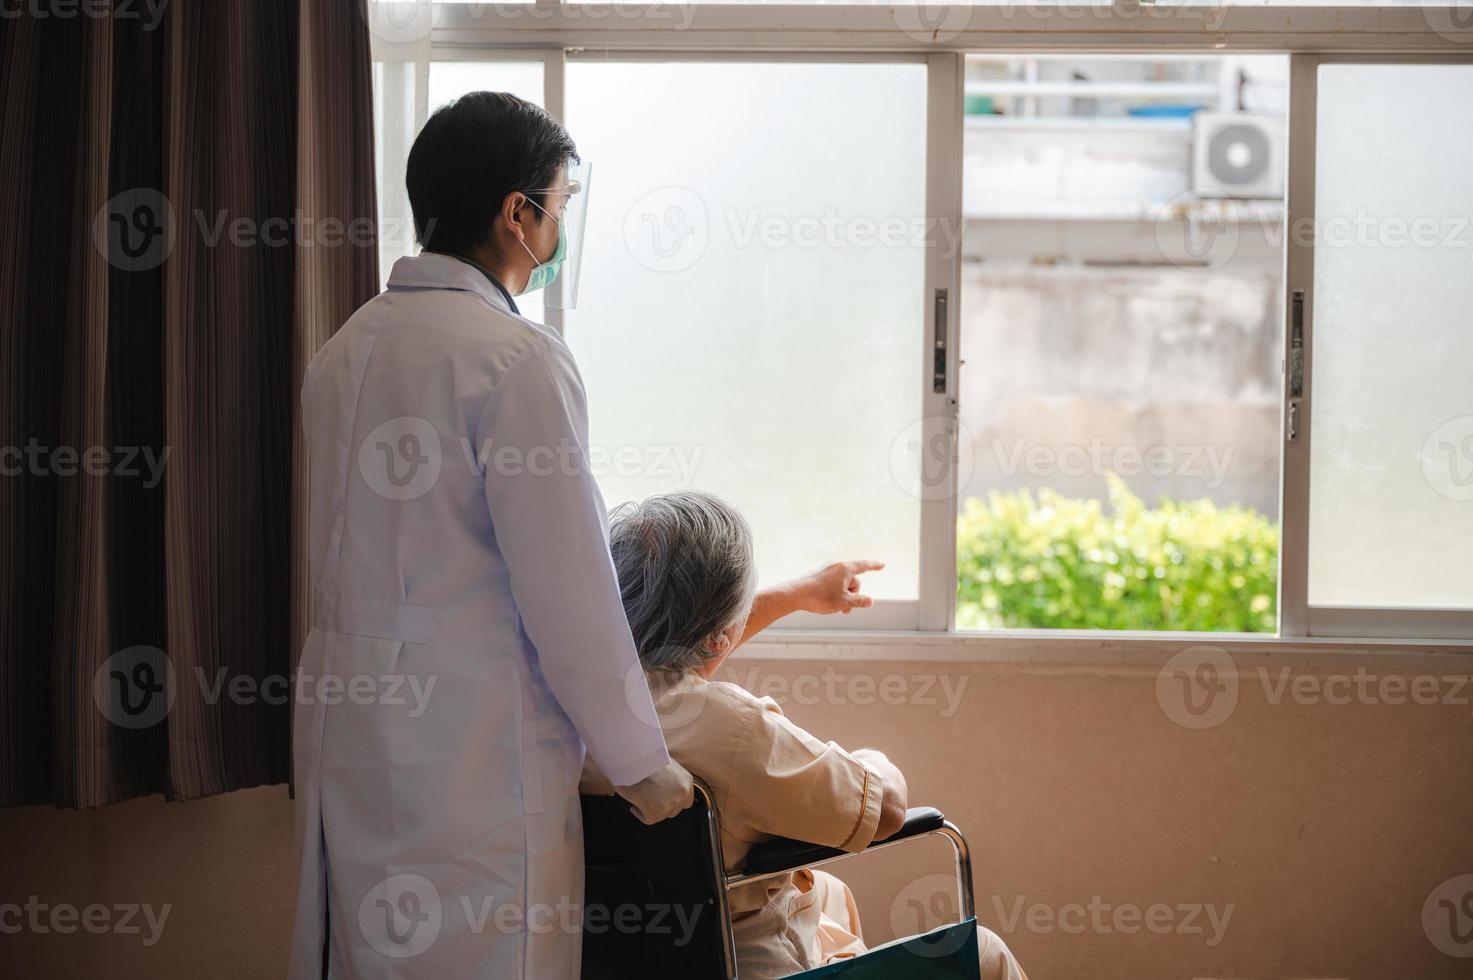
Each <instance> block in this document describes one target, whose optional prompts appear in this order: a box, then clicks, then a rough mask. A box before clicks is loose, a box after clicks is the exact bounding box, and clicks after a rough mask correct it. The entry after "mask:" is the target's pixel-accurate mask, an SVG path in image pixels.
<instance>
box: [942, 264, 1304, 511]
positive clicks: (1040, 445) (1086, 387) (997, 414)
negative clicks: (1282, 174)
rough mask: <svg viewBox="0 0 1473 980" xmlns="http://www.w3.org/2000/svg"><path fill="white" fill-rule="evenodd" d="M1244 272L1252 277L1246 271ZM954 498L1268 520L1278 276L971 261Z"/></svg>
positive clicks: (1257, 269)
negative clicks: (1113, 487)
mask: <svg viewBox="0 0 1473 980" xmlns="http://www.w3.org/2000/svg"><path fill="white" fill-rule="evenodd" d="M1245 266H1246V267H1245ZM963 275H964V278H963V293H962V317H963V320H962V347H961V357H962V360H963V362H964V363H963V365H962V368H961V374H960V379H961V380H960V387H959V391H960V412H961V424H962V427H963V433H964V437H965V439H967V440H968V441H969V443H970V446H971V455H970V461H968V460H967V459H966V458H965V457H964V458H963V465H964V467H966V466H967V464H968V462H970V472H964V473H963V476H964V479H963V480H962V482H961V486H962V492H963V495H964V496H985V495H986V493H987V492H988V491H989V490H1016V489H1020V488H1029V489H1034V490H1036V489H1038V488H1040V487H1051V488H1053V489H1054V490H1057V491H1059V492H1060V493H1063V494H1065V495H1068V496H1072V497H1098V498H1103V496H1104V493H1105V486H1106V484H1105V472H1106V471H1114V472H1118V473H1120V475H1122V476H1123V477H1125V480H1126V483H1127V484H1128V485H1129V486H1130V487H1131V489H1132V490H1133V491H1134V492H1135V493H1137V494H1138V495H1140V496H1141V497H1143V498H1144V499H1146V500H1148V501H1153V500H1155V499H1156V498H1157V497H1159V496H1163V495H1164V496H1167V497H1172V498H1176V499H1187V500H1191V499H1197V498H1200V497H1210V498H1211V499H1213V500H1214V501H1216V502H1217V503H1219V504H1224V505H1226V504H1243V505H1247V506H1250V507H1253V508H1255V509H1256V510H1258V511H1260V512H1262V513H1264V514H1267V515H1268V516H1270V517H1276V516H1277V515H1278V510H1279V508H1278V493H1279V457H1280V448H1281V445H1282V443H1281V440H1280V437H1279V402H1280V397H1279V383H1280V382H1279V365H1280V361H1281V348H1280V344H1281V329H1280V324H1281V322H1282V315H1281V299H1280V296H1281V292H1280V288H1279V275H1278V272H1277V270H1271V269H1265V268H1263V267H1262V266H1261V265H1258V264H1256V263H1254V264H1247V263H1243V264H1239V265H1238V266H1236V267H1228V268H1224V269H1221V270H1208V269H1188V268H1175V267H1154V268H1144V267H1141V268H1132V267H1108V268H1106V267H1091V266H1077V265H1076V266H1030V265H1023V264H1019V263H980V262H979V263H968V264H967V265H966V266H965V269H964V274H963Z"/></svg>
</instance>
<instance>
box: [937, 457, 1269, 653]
mask: <svg viewBox="0 0 1473 980" xmlns="http://www.w3.org/2000/svg"><path fill="white" fill-rule="evenodd" d="M1109 483H1110V506H1109V510H1108V512H1107V511H1106V509H1105V507H1103V506H1102V505H1101V503H1100V501H1098V500H1076V499H1073V498H1070V497H1063V496H1060V495H1059V494H1057V493H1055V492H1053V491H1052V490H1047V489H1045V490H1040V491H1039V492H1038V497H1037V499H1036V500H1035V499H1034V497H1033V495H1032V494H1031V493H1029V492H1028V491H1026V490H1023V491H1019V492H1016V493H993V494H991V495H990V496H989V497H988V498H987V500H986V501H985V502H984V501H982V500H980V499H971V500H968V501H966V503H965V506H964V507H963V509H962V514H961V518H960V521H959V523H958V527H957V562H958V569H957V572H958V579H959V581H958V586H957V626H958V627H959V628H961V629H989V628H997V627H1024V628H1030V627H1031V628H1039V629H1112V630H1221V631H1229V632H1245V633H1247V632H1272V631H1273V630H1274V629H1275V628H1276V619H1277V615H1276V610H1275V605H1276V602H1275V596H1276V595H1277V567H1278V544H1279V531H1278V527H1277V525H1276V524H1274V522H1272V521H1270V520H1269V519H1268V518H1266V517H1264V516H1263V515H1262V514H1260V513H1258V512H1257V511H1255V510H1252V509H1249V508H1243V507H1218V506H1217V505H1216V504H1214V503H1213V502H1212V501H1210V500H1190V501H1177V500H1165V499H1163V500H1162V501H1160V503H1159V504H1158V505H1157V506H1156V507H1155V508H1154V509H1152V508H1149V507H1147V506H1146V505H1145V504H1144V503H1142V502H1141V499H1140V498H1139V497H1137V496H1136V495H1135V494H1133V493H1131V492H1130V489H1129V488H1128V487H1126V485H1125V481H1123V480H1121V479H1120V478H1119V477H1118V476H1115V475H1114V474H1111V475H1110V477H1109Z"/></svg>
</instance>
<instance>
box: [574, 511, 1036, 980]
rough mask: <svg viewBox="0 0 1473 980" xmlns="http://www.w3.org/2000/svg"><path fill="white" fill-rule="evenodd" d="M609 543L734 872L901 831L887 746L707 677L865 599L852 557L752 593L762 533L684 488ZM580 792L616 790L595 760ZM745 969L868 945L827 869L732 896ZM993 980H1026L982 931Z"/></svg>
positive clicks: (669, 738) (644, 653)
mask: <svg viewBox="0 0 1473 980" xmlns="http://www.w3.org/2000/svg"><path fill="white" fill-rule="evenodd" d="M611 525H612V526H611V532H610V536H611V545H612V548H613V555H614V565H615V568H616V569H617V571H618V574H619V585H620V589H621V591H622V593H623V599H624V610H625V612H626V613H627V615H628V618H629V625H630V627H631V629H632V630H633V633H634V640H635V644H636V645H637V647H638V649H639V656H640V660H641V662H642V663H643V665H644V668H645V675H646V678H647V680H648V681H649V686H650V693H651V694H652V695H653V697H654V704H655V711H656V713H657V714H658V716H659V719H660V725H661V728H662V729H663V730H664V733H665V741H666V743H667V744H668V745H669V747H670V754H671V756H673V757H674V758H675V759H676V760H677V761H678V762H680V763H681V764H682V765H684V766H685V767H686V768H687V769H689V770H690V771H691V772H692V773H694V774H695V775H697V776H699V777H701V778H702V779H704V780H705V781H706V782H707V783H709V784H710V786H711V789H712V791H713V793H714V794H715V798H716V806H717V808H718V809H719V810H720V811H721V838H722V839H721V844H722V848H723V850H724V853H725V855H726V862H727V870H729V871H730V870H735V869H737V868H739V867H740V866H741V865H742V862H743V861H744V860H745V859H746V856H747V852H748V851H749V850H750V849H751V848H752V846H753V845H755V844H758V843H761V842H762V841H765V840H769V839H771V838H773V837H791V838H796V839H798V840H804V841H810V842H812V843H817V844H825V845H829V846H832V847H838V848H842V849H844V850H846V851H862V850H864V849H865V848H866V847H867V846H869V844H870V842H871V841H873V840H877V839H883V838H885V837H888V836H889V835H891V834H893V833H894V832H895V831H896V830H898V829H899V828H900V825H901V823H902V822H903V821H904V818H905V808H906V786H905V779H904V777H903V776H902V775H901V774H900V770H899V769H897V768H895V766H894V765H893V764H892V763H891V762H890V760H889V759H887V758H886V757H885V756H884V754H883V753H881V752H879V751H877V750H875V749H853V750H850V749H845V748H843V747H841V746H839V745H837V744H835V743H833V742H825V741H824V740H822V739H820V738H818V737H816V736H814V735H811V734H809V733H808V732H806V731H804V730H803V729H802V728H799V727H798V726H797V725H795V724H793V722H791V721H789V720H788V719H787V718H786V717H785V716H784V715H783V713H782V711H781V709H779V708H778V706H777V704H776V703H775V702H774V701H773V700H772V699H770V698H759V697H757V696H755V695H753V694H751V693H750V692H748V691H747V690H745V689H744V688H742V687H740V686H738V685H736V684H729V683H725V682H722V681H716V680H712V679H711V675H712V673H713V672H714V671H715V669H716V667H717V666H718V665H719V664H720V663H721V661H722V660H723V659H725V657H726V656H727V654H729V653H731V651H732V650H734V649H736V648H737V647H738V646H739V645H740V644H741V643H742V641H744V640H746V639H748V638H749V637H750V636H752V635H753V634H754V633H756V632H757V631H759V630H760V629H762V628H763V627H764V626H766V625H768V624H769V623H771V622H772V621H773V620H775V619H777V618H778V617H780V616H782V615H785V614H786V613H788V612H793V611H796V610H799V609H805V610H812V611H817V612H835V611H841V610H842V611H848V609H850V608H852V607H854V606H861V605H868V604H869V600H868V598H867V597H864V596H862V595H861V594H859V592H858V578H857V574H858V573H859V572H862V571H869V570H873V569H876V568H879V567H880V565H879V564H878V563H874V562H842V563H837V564H835V565H830V566H827V567H826V568H824V569H822V570H820V571H819V572H816V573H814V574H813V575H812V576H809V577H808V578H804V579H799V580H797V581H795V582H792V583H788V584H787V585H785V586H782V587H779V588H777V589H771V590H766V591H764V592H762V593H761V594H760V595H759V594H757V592H756V574H755V570H754V566H753V561H752V542H751V532H750V530H749V529H748V527H747V523H746V521H745V520H744V519H743V518H742V516H741V515H740V514H739V513H737V512H736V511H735V510H734V509H732V508H731V507H730V506H729V505H727V504H726V503H724V502H723V501H721V500H719V499H718V498H716V497H712V496H710V495H707V494H701V493H672V494H665V495H663V496H658V497H652V498H650V499H649V500H646V501H644V502H643V503H641V504H637V505H630V504H626V505H625V506H623V507H621V508H618V509H616V510H615V511H614V513H613V515H612V522H611ZM582 791H583V792H585V793H604V794H607V793H612V792H613V788H612V787H611V786H610V785H609V782H608V780H607V779H606V778H605V777H604V776H603V774H602V773H600V772H598V771H597V769H596V768H595V766H594V764H593V763H592V761H590V762H589V763H588V765H587V767H586V768H585V770H584V774H583V786H582ZM730 901H731V915H732V925H733V931H734V933H735V937H736V951H737V959H738V967H739V972H740V974H741V976H742V977H744V978H747V977H758V978H776V977H785V976H789V975H790V974H793V973H798V972H801V971H803V970H807V969H811V968H813V967H817V966H821V965H823V964H825V963H829V962H832V961H833V960H836V959H841V958H844V957H849V956H854V955H856V954H857V953H862V952H864V950H865V944H864V939H863V934H862V933H861V931H860V925H859V913H858V910H857V909H856V908H855V905H854V899H853V896H852V895H851V894H850V893H849V889H848V887H847V886H846V885H844V883H843V882H841V881H840V880H839V879H837V878H835V877H834V876H832V875H830V874H828V873H826V872H823V871H818V870H813V869H804V870H800V871H797V872H794V873H792V874H788V875H781V876H778V877H775V878H768V879H765V880H763V881H757V882H751V883H748V884H745V885H741V886H738V887H736V888H734V889H732V891H731V894H730ZM978 932H979V937H978V938H979V940H980V945H981V950H982V975H983V977H984V978H986V980H1024V977H1023V972H1022V970H1021V969H1019V967H1018V964H1017V962H1016V960H1014V959H1013V956H1012V954H1011V953H1010V952H1009V951H1008V949H1007V947H1006V946H1005V945H1004V944H1003V942H1002V940H1001V939H999V938H998V937H997V936H995V935H994V934H993V933H991V932H989V931H988V930H986V929H981V928H979V930H978Z"/></svg>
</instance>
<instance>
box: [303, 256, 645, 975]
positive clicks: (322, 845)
mask: <svg viewBox="0 0 1473 980" xmlns="http://www.w3.org/2000/svg"><path fill="white" fill-rule="evenodd" d="M302 410H303V427H304V430H305V435H306V441H307V448H308V452H309V458H310V470H309V472H310V477H309V479H310V496H311V507H310V525H309V536H310V561H311V576H312V584H313V590H314V596H313V628H312V631H311V634H310V635H309V636H308V638H307V643H306V646H305V647H304V648H303V651H302V659H301V667H300V674H299V677H298V679H297V684H296V688H295V689H296V692H297V703H296V705H295V710H294V716H295V717H294V753H295V773H296V793H297V821H296V823H297V843H298V848H299V854H300V861H301V870H300V880H299V883H298V895H297V918H296V929H295V935H294V938H293V944H292V950H291V963H290V970H289V976H290V977H292V978H293V980H305V978H308V977H331V978H334V980H337V978H343V980H346V978H355V980H357V978H394V980H402V978H411V977H414V978H418V977H425V978H435V980H454V978H457V977H476V978H497V980H500V978H514V977H522V978H535V980H562V978H568V980H572V978H575V977H577V975H578V969H579V939H580V933H579V932H578V922H579V919H578V914H579V913H578V910H579V908H580V907H581V903H582V889H583V850H582V843H583V842H582V824H581V819H580V812H579V807H578V797H577V787H578V777H579V773H580V771H581V769H582V764H583V753H584V743H586V744H587V747H588V750H589V752H591V754H592V755H593V757H594V759H595V760H597V762H598V763H599V765H600V766H601V767H602V768H603V769H604V770H605V771H606V772H608V773H609V774H610V776H611V778H612V779H614V781H616V782H619V783H620V784H622V785H627V784H630V783H634V782H637V781H639V780H640V779H643V778H644V777H646V776H648V775H650V774H651V773H653V772H655V771H657V770H658V769H660V768H661V767H662V766H664V765H665V764H666V763H667V762H668V760H669V756H668V755H667V753H666V749H665V743H664V739H663V737H662V736H661V733H660V730H659V728H658V725H657V724H656V723H655V720H654V719H655V716H654V712H653V708H652V707H651V706H650V703H649V701H648V697H649V694H648V689H647V687H646V686H645V684H644V683H643V674H642V672H641V671H640V670H639V666H638V658H637V656H636V653H635V650H634V644H633V641H632V639H631V637H630V634H629V628H628V625H627V622H626V620H625V618H624V611H623V607H622V605H621V603H620V600H619V587H618V581H617V579H616V577H615V574H614V570H613V565H612V562H611V560H610V557H609V550H608V536H607V535H608V527H607V514H606V511H605V509H604V503H603V500H602V498H601V497H600V495H599V491H598V488H597V486H596V485H595V483H594V481H593V478H592V475H591V474H590V473H589V472H588V469H587V466H586V462H585V460H586V457H582V458H580V457H579V456H578V455H577V454H576V452H575V451H576V450H577V449H579V448H580V447H585V448H586V446H587V443H588V423H587V417H586V411H585V399H584V390H583V385H582V381H581V379H580V378H579V376H578V372H577V369H576V368H575V367H574V364H573V360H572V357H571V355H570V353H569V351H568V348H567V347H566V346H565V345H564V344H563V342H562V340H561V339H560V338H559V337H557V335H556V334H554V333H553V332H551V331H549V330H548V329H547V328H546V327H543V326H540V325H538V324H534V323H532V322H531V321H529V320H526V319H523V318H521V317H519V316H516V315H514V314H513V313H512V312H511V310H510V304H509V302H508V301H507V299H506V298H505V297H504V296H503V295H502V294H501V292H500V291H499V290H498V289H497V288H496V287H495V286H494V285H493V284H492V283H491V282H490V281H489V280H488V279H487V278H486V276H485V275H484V274H483V273H482V272H481V271H479V270H478V269H476V268H475V267H473V266H471V265H469V264H467V263H465V262H461V261H459V260H458V259H454V258H451V257H449V256H443V255H434V254H423V255H420V256H416V257H411V258H403V259H400V260H399V261H398V262H396V263H395V264H394V268H393V273H392V275H391V276H390V279H389V288H388V289H387V290H386V291H385V292H384V293H382V294H380V295H379V296H377V297H376V298H374V299H373V300H371V301H369V302H368V303H366V304H365V305H364V306H363V307H362V308H361V309H359V310H358V312H356V313H355V314H353V316H352V317H351V318H350V319H349V320H348V322H347V323H346V324H344V325H343V327H342V329H341V330H339V331H338V333H337V335H336V336H334V337H333V338H332V340H330V341H329V342H328V343H327V344H326V346H324V347H323V349H322V351H321V352H320V353H319V354H318V355H317V356H316V357H315V358H313V360H312V363H311V365H310V366H309V367H308V369H307V375H306V381H305V383H304V385H303V388H302ZM324 678H327V680H324ZM631 679H632V680H631ZM580 736H581V738H580Z"/></svg>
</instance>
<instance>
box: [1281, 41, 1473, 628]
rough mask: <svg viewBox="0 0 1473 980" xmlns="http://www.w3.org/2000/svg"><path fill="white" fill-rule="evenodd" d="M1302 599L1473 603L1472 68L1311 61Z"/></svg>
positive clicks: (1440, 604)
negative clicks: (1316, 64) (1310, 326)
mask: <svg viewBox="0 0 1473 980" xmlns="http://www.w3.org/2000/svg"><path fill="white" fill-rule="evenodd" d="M1317 140H1318V142H1317V156H1316V184H1315V188H1316V189H1315V210H1316V212H1317V214H1316V224H1317V227H1316V232H1317V235H1316V247H1315V266H1314V268H1315V274H1314V275H1315V289H1314V377H1313V387H1312V390H1311V394H1312V397H1313V399H1314V411H1313V425H1312V441H1311V457H1312V458H1311V472H1310V537H1309V601H1310V603H1311V604H1312V605H1316V606H1376V607H1433V608H1456V609H1467V608H1473V323H1470V320H1469V311H1470V310H1473V230H1470V228H1469V222H1470V217H1473V182H1470V180H1469V175H1470V174H1473V66H1466V65H1464V66H1434V65H1325V66H1323V67H1321V68H1320V73H1319V124H1318V137H1317Z"/></svg>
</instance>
